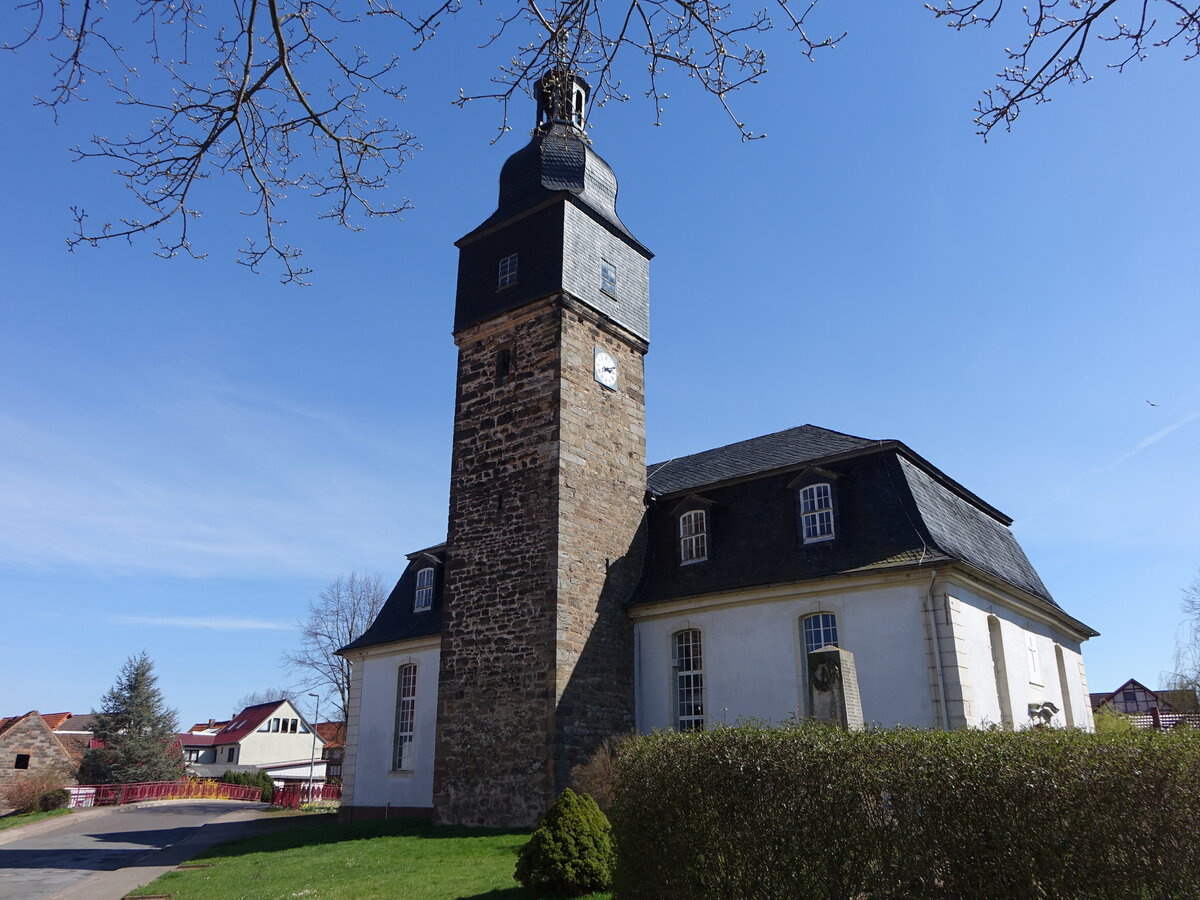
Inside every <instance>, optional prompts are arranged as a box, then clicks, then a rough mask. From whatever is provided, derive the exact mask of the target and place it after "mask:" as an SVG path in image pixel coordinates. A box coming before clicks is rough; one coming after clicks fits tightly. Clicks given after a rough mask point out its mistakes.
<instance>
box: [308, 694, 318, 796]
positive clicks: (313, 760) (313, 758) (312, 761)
mask: <svg viewBox="0 0 1200 900" xmlns="http://www.w3.org/2000/svg"><path fill="white" fill-rule="evenodd" d="M308 696H310V697H316V698H317V711H316V712H315V713H314V714H313V722H312V726H311V731H312V753H311V754H310V755H309V758H308V802H309V803H312V802H313V769H314V768H316V765H317V721H318V720H319V719H320V718H321V695H320V694H309V695H308Z"/></svg>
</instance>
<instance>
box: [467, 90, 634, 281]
mask: <svg viewBox="0 0 1200 900" xmlns="http://www.w3.org/2000/svg"><path fill="white" fill-rule="evenodd" d="M564 81H565V83H564ZM560 85H562V86H561V87H560ZM534 91H535V94H536V95H537V126H536V127H535V128H534V130H533V136H532V138H531V140H530V141H529V143H528V144H526V145H525V146H524V147H522V148H521V149H520V150H518V151H517V152H516V153H514V154H513V155H512V156H510V157H509V158H508V161H507V162H506V163H505V164H504V168H503V169H501V170H500V200H499V203H498V204H497V207H496V211H495V212H494V213H492V215H491V216H489V217H488V218H487V219H486V220H485V221H484V222H483V224H482V225H480V226H479V227H478V228H476V229H475V230H474V231H472V232H470V233H469V234H467V235H465V236H464V237H462V238H459V240H458V241H457V242H456V246H458V247H462V246H463V245H464V244H468V243H470V242H472V241H473V240H475V239H476V238H477V237H480V236H481V235H483V234H484V233H486V232H489V231H491V230H492V229H493V228H495V227H496V226H498V225H500V224H501V223H503V222H506V221H507V220H509V219H511V218H513V217H514V216H517V215H519V214H521V213H524V212H527V211H529V210H531V209H532V208H534V207H536V206H539V205H540V204H541V203H542V202H543V201H546V200H551V199H554V198H556V197H559V196H561V195H562V193H563V192H567V193H569V194H570V195H571V197H570V198H569V199H571V200H572V201H573V202H574V203H576V204H577V205H578V206H580V207H581V208H582V209H585V210H586V211H587V212H589V213H590V214H592V215H593V216H595V217H596V218H597V219H598V220H600V221H601V222H602V223H603V224H604V225H605V226H606V227H608V228H609V229H611V230H612V231H614V232H615V233H617V234H618V235H620V236H621V237H623V238H624V239H625V240H627V241H628V242H630V243H631V244H633V245H634V246H635V248H636V249H638V250H639V251H640V252H641V253H642V254H644V255H645V256H646V257H647V258H649V257H651V256H653V254H652V253H651V252H650V251H649V250H647V249H646V248H645V247H643V246H642V245H641V244H640V243H639V242H638V240H637V239H636V238H635V237H634V236H633V235H632V234H630V233H629V229H627V228H626V227H625V225H624V223H622V222H621V219H620V217H619V216H618V215H617V176H616V175H615V174H613V170H612V167H611V166H610V165H609V164H608V163H606V162H605V161H604V160H603V159H602V158H601V157H600V155H599V154H598V153H596V151H595V150H593V149H592V143H591V141H590V140H589V139H588V136H587V134H586V133H585V132H584V130H583V123H584V110H585V109H586V105H587V98H588V95H589V94H590V92H591V86H590V85H589V84H588V83H587V82H586V81H584V80H583V79H582V78H580V77H579V76H578V75H572V74H570V73H564V74H561V75H560V74H558V73H557V72H555V71H551V72H547V73H546V74H545V75H543V76H542V77H541V78H539V79H538V81H537V83H536V85H535V86H534Z"/></svg>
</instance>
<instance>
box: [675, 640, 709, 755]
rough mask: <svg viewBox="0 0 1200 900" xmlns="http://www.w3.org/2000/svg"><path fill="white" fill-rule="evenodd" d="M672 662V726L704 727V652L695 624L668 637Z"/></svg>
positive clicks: (695, 728)
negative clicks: (673, 710) (673, 696)
mask: <svg viewBox="0 0 1200 900" xmlns="http://www.w3.org/2000/svg"><path fill="white" fill-rule="evenodd" d="M672 643H673V647H672V657H673V658H672V660H671V662H672V666H673V667H674V669H675V728H676V730H678V731H703V730H704V656H703V653H702V651H701V646H700V632H699V631H698V630H697V629H695V628H689V629H687V630H686V631H680V632H678V633H676V634H675V636H674V638H673V639H672Z"/></svg>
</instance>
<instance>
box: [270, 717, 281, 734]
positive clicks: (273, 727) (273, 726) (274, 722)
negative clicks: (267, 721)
mask: <svg viewBox="0 0 1200 900" xmlns="http://www.w3.org/2000/svg"><path fill="white" fill-rule="evenodd" d="M271 730H272V731H278V730H279V720H278V719H272V720H271Z"/></svg>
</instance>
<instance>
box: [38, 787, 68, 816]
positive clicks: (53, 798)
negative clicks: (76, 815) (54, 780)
mask: <svg viewBox="0 0 1200 900" xmlns="http://www.w3.org/2000/svg"><path fill="white" fill-rule="evenodd" d="M70 800H71V792H70V791H68V790H67V789H66V788H55V789H54V790H52V791H46V792H45V793H44V794H42V796H40V797H38V809H39V810H41V811H42V812H49V811H50V810H52V809H64V808H65V807H66V805H67V804H68V803H69V802H70Z"/></svg>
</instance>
